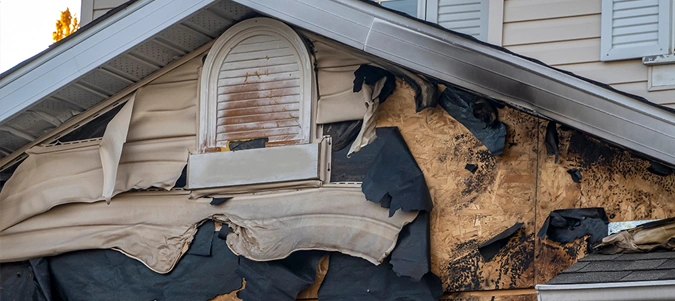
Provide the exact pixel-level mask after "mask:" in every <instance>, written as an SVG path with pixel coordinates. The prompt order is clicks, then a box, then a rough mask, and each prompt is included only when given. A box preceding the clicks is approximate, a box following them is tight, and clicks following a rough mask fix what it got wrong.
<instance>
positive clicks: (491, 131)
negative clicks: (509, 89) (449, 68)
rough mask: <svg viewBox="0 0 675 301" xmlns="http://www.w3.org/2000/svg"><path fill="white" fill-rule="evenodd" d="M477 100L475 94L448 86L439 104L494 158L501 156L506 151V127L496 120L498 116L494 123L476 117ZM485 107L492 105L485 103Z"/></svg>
mask: <svg viewBox="0 0 675 301" xmlns="http://www.w3.org/2000/svg"><path fill="white" fill-rule="evenodd" d="M477 98H478V97H477V96H476V95H474V94H471V93H469V92H466V91H463V90H460V89H457V88H454V87H452V86H448V87H447V88H446V89H445V91H443V93H441V97H440V98H439V100H438V103H439V104H440V105H441V107H442V108H443V109H445V111H446V112H448V114H450V116H452V118H454V119H455V120H457V121H459V123H461V124H462V125H464V127H466V128H467V129H468V130H469V131H470V132H471V134H473V135H474V136H476V138H478V140H480V142H481V143H483V145H485V146H486V147H487V149H488V150H489V151H490V153H492V155H493V156H496V155H499V154H501V153H502V151H503V150H504V142H505V141H506V126H504V124H503V123H502V122H499V121H498V120H496V116H495V117H494V118H493V119H495V120H492V122H486V120H482V118H478V117H476V116H474V106H475V104H476V100H477ZM485 105H490V104H489V103H485ZM493 109H494V108H493Z"/></svg>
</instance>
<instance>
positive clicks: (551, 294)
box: [535, 280, 675, 301]
mask: <svg viewBox="0 0 675 301" xmlns="http://www.w3.org/2000/svg"><path fill="white" fill-rule="evenodd" d="M535 289H536V291H537V299H538V300H539V301H557V300H597V301H603V300H607V301H610V300H617V301H624V300H625V301H628V300H672V298H673V296H675V280H659V281H635V282H610V283H589V284H538V285H536V286H535Z"/></svg>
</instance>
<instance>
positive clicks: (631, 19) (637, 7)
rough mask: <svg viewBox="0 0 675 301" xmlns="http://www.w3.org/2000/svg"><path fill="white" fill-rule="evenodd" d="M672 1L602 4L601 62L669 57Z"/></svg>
mask: <svg viewBox="0 0 675 301" xmlns="http://www.w3.org/2000/svg"><path fill="white" fill-rule="evenodd" d="M670 1H671V0H602V35H601V43H600V60H602V61H612V60H621V59H631V58H640V57H644V56H648V55H658V54H666V53H668V50H669V49H668V48H669V43H670V39H669V36H670Z"/></svg>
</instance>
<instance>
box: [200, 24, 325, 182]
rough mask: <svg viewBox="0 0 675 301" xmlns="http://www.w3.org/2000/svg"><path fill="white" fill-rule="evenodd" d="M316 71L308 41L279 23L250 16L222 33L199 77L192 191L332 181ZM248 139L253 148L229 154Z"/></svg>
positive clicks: (238, 149)
mask: <svg viewBox="0 0 675 301" xmlns="http://www.w3.org/2000/svg"><path fill="white" fill-rule="evenodd" d="M313 72H314V70H313V64H312V61H311V59H310V56H309V53H308V50H307V46H306V45H305V43H304V41H303V40H302V38H301V37H300V36H299V35H298V34H297V33H296V32H295V31H293V29H291V28H290V27H289V26H287V25H286V24H284V23H282V22H280V21H277V20H273V19H269V18H253V19H248V20H245V21H242V22H239V23H237V24H236V25H234V26H232V27H231V28H229V29H228V30H227V31H225V33H223V35H222V36H221V37H219V38H218V39H217V40H216V42H215V43H214V45H213V47H212V48H211V50H210V51H209V53H208V55H207V56H206V60H205V62H204V66H203V69H202V73H201V77H200V87H199V89H200V93H199V98H200V99H199V121H198V122H199V154H192V155H190V159H189V162H188V187H189V188H190V189H201V188H214V187H230V186H244V185H267V186H269V184H270V183H276V184H275V185H276V186H275V187H284V183H288V185H291V183H292V185H295V186H297V185H298V181H311V182H312V183H316V182H317V181H322V180H324V179H327V178H328V177H329V175H328V172H327V171H328V170H329V163H330V151H329V150H330V147H329V146H328V145H329V144H330V139H329V138H326V139H318V140H320V141H317V142H316V143H313V142H315V141H313V140H315V139H312V137H313V136H312V135H313V134H314V133H316V132H317V130H316V129H315V127H316V125H315V122H314V120H313V116H314V115H315V114H314V113H313V110H314V107H315V106H316V105H315V103H316V99H315V95H316V93H313V89H315V85H316V84H315V83H314V80H313V79H314V76H313ZM260 141H262V145H261V144H260V143H259V142H260ZM246 142H256V146H255V147H253V148H254V149H246V148H248V147H245V148H239V147H238V148H237V150H235V151H232V148H231V146H232V145H234V144H233V143H236V144H237V145H241V144H242V143H246ZM257 188H259V187H253V188H251V189H252V190H255V189H257Z"/></svg>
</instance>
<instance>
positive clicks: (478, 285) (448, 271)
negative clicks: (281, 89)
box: [377, 81, 538, 292]
mask: <svg viewBox="0 0 675 301" xmlns="http://www.w3.org/2000/svg"><path fill="white" fill-rule="evenodd" d="M413 100H414V92H413V90H412V89H410V88H409V87H407V85H406V84H404V83H403V81H399V82H398V87H397V89H396V90H395V92H394V93H393V94H392V95H391V96H389V98H388V99H387V101H386V102H384V103H382V104H381V106H380V109H379V110H380V111H379V118H378V124H377V126H378V127H383V126H397V127H398V128H399V129H400V131H401V134H402V135H403V137H404V139H405V140H406V143H407V144H408V147H409V148H410V151H411V152H412V154H413V155H414V157H415V160H416V161H417V164H418V165H419V166H420V168H421V169H422V171H423V173H424V175H425V178H426V181H427V183H428V186H429V190H430V192H431V195H432V198H433V201H434V209H433V210H432V211H431V260H432V272H434V273H435V274H436V275H438V276H439V277H441V279H442V280H443V285H444V290H445V291H446V292H453V291H469V290H492V289H507V288H528V287H532V286H533V284H534V274H533V272H534V270H533V264H532V262H533V260H534V244H533V241H534V239H533V237H534V231H535V229H534V216H535V215H534V197H535V193H534V192H535V180H536V178H535V170H536V162H537V161H536V158H537V152H536V147H537V143H536V141H537V134H538V133H537V130H536V129H537V120H536V119H535V118H533V117H531V116H528V115H526V114H523V113H520V112H517V111H515V110H513V109H509V108H504V109H500V111H499V116H500V119H501V120H502V121H504V123H506V124H507V125H508V132H507V143H506V147H505V149H504V153H503V154H502V155H501V156H499V157H493V156H491V155H490V153H489V151H488V150H487V148H486V147H485V146H483V144H482V143H481V142H480V141H479V140H478V139H476V138H475V137H474V136H473V135H472V134H471V133H470V132H469V130H467V129H466V128H465V127H464V126H462V125H461V124H460V123H459V122H457V121H456V120H455V119H453V118H452V117H451V116H450V115H449V114H448V113H447V112H445V111H444V110H443V109H442V108H440V107H436V108H429V109H426V110H423V111H421V112H419V113H416V112H415V102H414V101H413ZM467 163H471V164H477V165H478V169H477V170H476V172H475V173H473V174H472V173H471V172H469V171H467V170H466V169H465V166H466V164H467ZM516 222H523V223H525V225H524V226H523V229H522V230H520V231H519V233H518V234H517V235H514V236H513V237H512V238H511V239H510V241H509V242H508V243H507V245H506V246H505V247H504V248H503V249H502V250H500V252H499V253H498V254H497V255H496V256H495V258H494V259H492V260H491V261H489V262H485V260H484V259H483V258H482V256H481V255H480V254H479V252H478V245H479V244H480V243H482V242H484V241H487V240H488V239H490V238H491V237H493V236H495V235H497V234H499V233H500V232H502V231H503V230H505V229H507V228H508V227H510V226H512V225H513V224H515V223H516Z"/></svg>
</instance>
